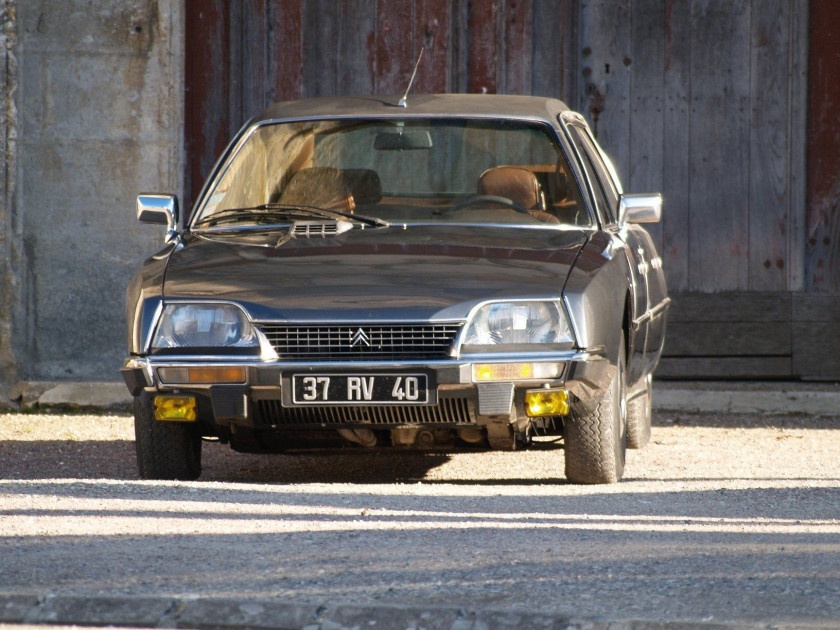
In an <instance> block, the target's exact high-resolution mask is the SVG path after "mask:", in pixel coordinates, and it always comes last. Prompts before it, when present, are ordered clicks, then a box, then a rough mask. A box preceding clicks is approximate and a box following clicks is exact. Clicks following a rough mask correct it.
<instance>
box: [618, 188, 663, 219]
mask: <svg viewBox="0 0 840 630" xmlns="http://www.w3.org/2000/svg"><path fill="white" fill-rule="evenodd" d="M661 218H662V195H660V194H659V193H653V194H641V195H621V200H620V201H619V202H618V221H619V223H659V221H660V219H661Z"/></svg>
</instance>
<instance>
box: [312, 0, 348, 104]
mask: <svg viewBox="0 0 840 630" xmlns="http://www.w3.org/2000/svg"><path fill="white" fill-rule="evenodd" d="M338 12H339V3H338V2H335V0H305V1H304V3H303V96H333V95H335V94H336V93H337V88H338V66H339V59H338V49H337V47H336V42H337V41H338V30H339V24H338V21H339V14H338Z"/></svg>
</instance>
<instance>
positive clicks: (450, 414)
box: [254, 398, 475, 427]
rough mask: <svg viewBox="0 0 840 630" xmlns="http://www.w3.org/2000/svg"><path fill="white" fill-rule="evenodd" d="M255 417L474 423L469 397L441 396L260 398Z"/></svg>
mask: <svg viewBox="0 0 840 630" xmlns="http://www.w3.org/2000/svg"><path fill="white" fill-rule="evenodd" d="M254 421H255V422H256V425H257V426H258V427H267V426H270V427H291V426H302V425H316V424H317V425H320V426H323V425H327V426H330V425H331V426H341V425H347V424H367V425H385V426H389V425H390V426H395V425H401V424H449V425H455V424H475V420H474V417H473V414H471V413H470V402H469V400H468V399H466V398H441V399H440V401H439V402H438V404H437V405H436V406H434V407H419V406H414V407H412V406H407V405H404V406H387V407H317V408H312V407H295V408H291V409H287V408H284V407H283V406H282V405H281V404H280V401H279V400H258V401H255V405H254Z"/></svg>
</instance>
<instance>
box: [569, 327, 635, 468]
mask: <svg viewBox="0 0 840 630" xmlns="http://www.w3.org/2000/svg"><path fill="white" fill-rule="evenodd" d="M624 374H625V359H624V340H623V338H622V341H621V351H620V353H619V359H618V366H617V369H616V371H615V374H614V375H613V378H612V381H611V382H610V385H609V387H608V388H607V390H606V391H605V392H604V394H603V395H602V396H601V397H600V398H598V399H597V400H595V401H593V402H592V403H588V404H586V405H583V404H581V403H580V402H578V404H577V405H573V406H572V416H571V418H570V419H569V420H568V421H567V422H566V424H565V427H564V442H565V451H566V478H567V479H568V480H569V481H571V482H573V483H586V484H596V483H616V482H618V481H619V480H620V479H621V477H622V475H623V474H624V456H625V451H626V448H627V422H626V403H625V397H626V393H625V382H624Z"/></svg>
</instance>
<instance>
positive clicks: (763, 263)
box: [748, 0, 791, 291]
mask: <svg viewBox="0 0 840 630" xmlns="http://www.w3.org/2000/svg"><path fill="white" fill-rule="evenodd" d="M789 11H790V3H789V0H763V2H762V3H761V8H760V10H758V9H756V10H753V12H752V20H751V29H752V32H751V34H750V48H751V56H752V60H751V71H750V75H749V76H750V82H751V85H750V93H751V101H752V102H751V107H750V152H749V159H750V169H749V182H750V187H749V287H748V288H749V289H750V290H754V291H783V290H785V289H787V276H788V270H787V265H788V264H789V261H790V253H791V252H789V251H788V230H789V229H790V213H791V205H790V189H789V187H788V160H789V159H790V137H789V134H788V124H787V123H788V120H789V119H790V101H789V95H790V93H789V86H788V81H789V75H788V74H787V73H783V72H779V68H785V67H787V65H788V59H789V56H790V46H791V41H790V32H789V29H790V15H789Z"/></svg>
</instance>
